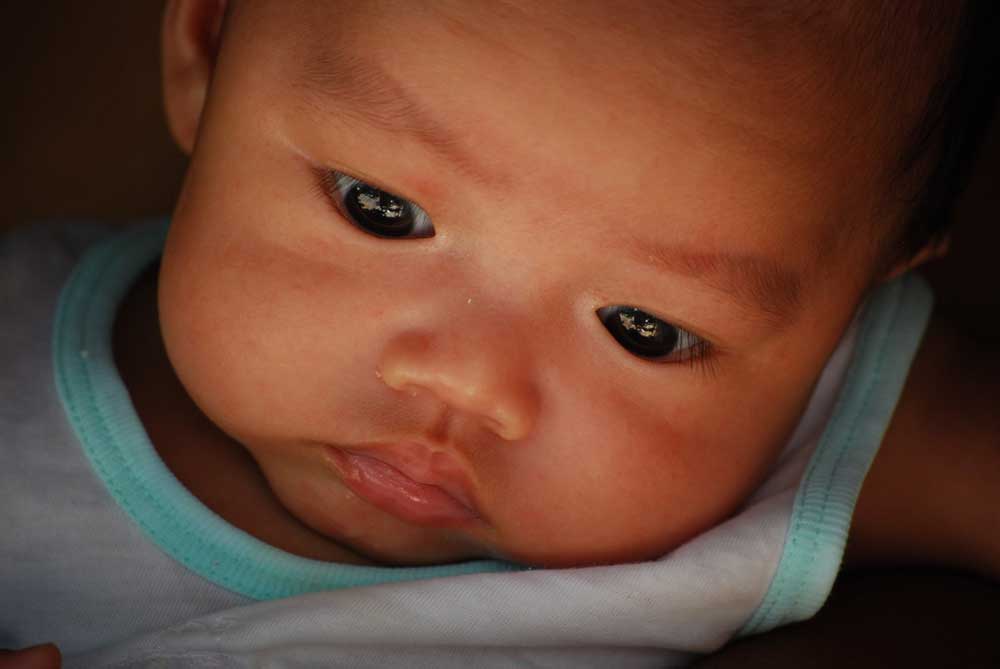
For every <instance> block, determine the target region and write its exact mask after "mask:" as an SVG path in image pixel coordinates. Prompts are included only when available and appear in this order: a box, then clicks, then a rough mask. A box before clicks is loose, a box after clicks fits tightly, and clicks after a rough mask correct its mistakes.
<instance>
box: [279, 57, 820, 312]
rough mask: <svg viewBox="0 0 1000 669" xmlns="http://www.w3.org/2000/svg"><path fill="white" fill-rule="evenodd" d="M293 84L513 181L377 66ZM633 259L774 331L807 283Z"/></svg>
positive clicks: (750, 270) (725, 266)
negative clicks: (721, 299) (702, 289)
mask: <svg viewBox="0 0 1000 669" xmlns="http://www.w3.org/2000/svg"><path fill="white" fill-rule="evenodd" d="M293 84H294V85H295V86H296V87H297V88H298V89H299V90H300V91H301V92H302V93H304V94H305V99H306V100H307V101H309V102H310V103H311V104H312V105H313V106H314V107H315V108H316V109H318V110H319V111H320V112H322V113H324V114H328V113H329V111H330V105H331V104H332V105H333V106H334V107H335V108H336V109H337V111H338V112H341V113H343V114H345V115H347V116H349V117H352V118H354V119H356V120H358V121H361V122H362V123H365V124H367V125H369V126H371V127H373V128H375V129H377V130H380V131H383V132H386V133H390V134H405V135H409V136H411V137H414V138H416V139H417V140H418V141H419V142H420V143H421V144H423V145H424V146H425V147H426V148H428V149H429V150H430V151H431V152H433V153H434V154H437V155H439V156H440V157H442V158H444V159H445V160H447V161H449V162H450V163H452V164H453V165H454V166H455V167H456V168H457V169H458V170H459V171H460V173H462V174H463V175H464V176H466V177H469V178H471V179H473V180H475V181H476V182H477V183H480V184H485V185H492V186H501V185H502V184H503V183H506V182H507V181H508V180H507V179H505V178H503V177H502V176H499V175H497V174H495V173H493V172H492V171H490V170H488V169H486V167H485V166H484V165H483V164H482V162H481V161H480V160H479V158H478V156H477V155H476V154H475V153H474V152H473V151H472V150H471V149H470V148H469V146H468V143H467V142H466V141H465V140H463V139H462V137H461V136H460V135H459V134H458V133H456V132H455V131H454V130H453V129H452V128H449V127H447V126H445V125H444V124H442V123H441V122H439V121H438V120H437V119H435V118H434V116H433V114H431V113H430V111H428V109H427V108H426V107H425V106H424V105H422V104H421V103H420V102H419V101H418V100H417V99H416V98H415V97H414V96H413V95H411V94H410V92H409V91H408V90H407V88H406V87H405V86H403V85H402V84H401V83H400V82H399V81H398V80H397V79H395V78H394V77H393V76H392V75H391V74H390V73H389V72H387V71H386V70H385V69H384V68H383V67H381V66H380V65H379V64H378V63H377V62H375V61H373V60H370V59H365V58H362V57H361V56H359V55H357V54H354V53H348V52H346V51H345V50H343V49H335V48H332V49H331V48H326V49H322V50H320V52H319V54H318V55H314V56H313V57H312V58H310V59H308V60H306V61H305V66H304V67H302V68H301V70H300V71H299V73H298V75H297V76H296V77H294V78H293ZM624 245H625V248H626V252H627V253H628V256H629V258H630V259H631V260H632V261H634V262H637V263H639V264H642V265H645V266H647V267H650V268H652V269H654V270H656V271H658V272H661V273H668V274H674V275H681V276H685V277H688V278H691V279H695V280H697V281H699V282H700V283H702V284H704V285H707V286H708V287H710V288H712V289H714V290H715V291H717V292H719V293H721V294H723V295H725V296H727V297H728V298H729V299H730V300H735V301H736V302H737V303H739V304H740V305H742V306H744V308H748V309H750V310H751V311H753V312H755V313H756V314H759V315H760V317H761V319H762V320H763V321H764V322H765V323H767V324H768V325H771V326H773V327H777V326H780V325H785V324H788V323H790V322H791V319H792V318H793V317H794V315H795V314H796V313H797V312H798V311H799V310H800V309H801V295H802V279H801V278H800V276H799V275H798V274H797V273H796V272H793V271H791V270H790V269H787V268H785V267H783V266H782V265H781V264H779V263H778V262H776V261H774V260H772V259H770V258H767V257H764V256H760V255H754V254H745V253H725V252H705V251H702V250H698V249H690V248H685V247H676V246H669V245H663V244H662V243H656V242H653V241H651V240H640V239H636V238H628V239H625V240H624Z"/></svg>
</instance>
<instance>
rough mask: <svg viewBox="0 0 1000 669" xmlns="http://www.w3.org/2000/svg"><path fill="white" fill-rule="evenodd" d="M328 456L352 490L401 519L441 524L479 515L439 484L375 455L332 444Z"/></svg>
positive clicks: (453, 523) (466, 519)
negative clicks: (417, 477) (419, 478)
mask: <svg viewBox="0 0 1000 669" xmlns="http://www.w3.org/2000/svg"><path fill="white" fill-rule="evenodd" d="M327 456H328V458H327V459H328V460H329V461H330V462H331V463H332V464H333V466H334V468H336V469H337V471H338V472H339V473H340V477H341V479H342V480H343V482H344V485H346V486H347V488H348V489H349V490H350V491H351V492H353V493H354V494H355V495H357V496H358V497H361V498H362V499H364V500H366V501H368V502H370V503H371V504H372V505H374V506H376V507H378V508H379V509H381V510H382V511H385V512H386V513H389V514H392V515H393V516H396V517H397V518H399V519H401V520H405V521H407V522H410V523H414V524H416V525H438V526H441V525H455V524H461V523H463V522H468V521H470V520H476V519H477V518H478V517H479V515H478V514H477V513H476V512H475V510H474V509H472V508H470V507H469V506H467V505H466V504H464V503H463V502H461V501H459V500H458V499H457V498H456V497H455V496H454V495H451V494H450V493H448V492H447V491H445V490H444V489H442V488H441V487H439V486H436V485H430V484H427V483H420V482H419V481H414V480H413V479H412V478H410V477H409V476H407V475H406V474H404V473H403V472H401V471H399V470H398V469H396V468H395V467H393V466H392V465H389V464H386V463H385V462H382V461H381V460H379V459H378V458H373V457H371V456H367V455H361V454H359V453H351V452H350V451H343V450H340V449H339V448H334V447H328V448H327Z"/></svg>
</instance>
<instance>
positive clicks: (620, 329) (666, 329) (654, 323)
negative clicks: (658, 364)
mask: <svg viewBox="0 0 1000 669" xmlns="http://www.w3.org/2000/svg"><path fill="white" fill-rule="evenodd" d="M608 325H610V326H612V327H611V328H610V329H611V332H612V334H613V335H614V336H615V339H617V340H618V342H619V343H620V344H621V345H622V346H624V347H625V348H627V349H628V350H629V351H631V352H632V353H635V354H636V355H639V356H642V357H646V358H658V357H663V356H665V355H669V354H670V353H672V352H673V350H674V347H675V346H677V340H678V332H677V329H676V328H674V327H672V326H670V325H668V324H667V323H664V322H663V321H661V320H660V319H659V318H656V317H655V316H650V315H649V314H647V313H646V312H644V311H640V310H639V309H634V308H632V307H619V308H618V309H617V310H616V311H615V313H614V314H613V315H612V317H611V319H610V323H608Z"/></svg>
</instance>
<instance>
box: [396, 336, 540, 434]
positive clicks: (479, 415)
mask: <svg viewBox="0 0 1000 669" xmlns="http://www.w3.org/2000/svg"><path fill="white" fill-rule="evenodd" d="M518 348H519V347H518V342H517V341H515V340H514V338H513V337H512V336H511V335H510V333H509V331H508V332H504V331H502V330H501V331H494V332H490V333H487V332H484V329H483V328H482V327H481V326H479V327H477V326H471V327H469V328H462V327H461V326H459V327H458V328H457V329H455V330H452V329H451V328H449V329H448V330H447V331H420V332H413V331H410V332H403V333H400V334H399V335H398V336H396V337H394V338H393V339H392V340H390V342H389V344H388V345H387V346H386V348H385V350H384V351H383V353H382V356H381V359H380V361H379V368H378V373H379V375H380V376H381V378H382V381H383V382H384V383H385V384H386V385H387V386H389V387H390V388H393V389H395V390H400V391H407V390H417V389H420V390H423V391H426V392H429V393H431V394H432V395H434V396H435V397H436V398H437V399H438V400H439V401H441V402H442V403H443V404H445V405H446V406H448V407H449V409H452V410H454V411H456V412H460V413H462V414H465V415H469V416H472V417H474V418H476V419H477V420H478V421H479V422H480V423H481V424H482V425H483V427H485V428H486V429H488V430H490V431H491V432H493V433H495V434H496V435H498V436H499V437H501V438H503V439H505V440H507V441H514V440H518V439H523V438H524V437H526V436H527V435H528V434H529V433H530V432H531V431H532V429H533V428H534V426H535V422H536V420H537V418H538V409H539V396H538V388H537V387H536V385H535V384H534V383H533V381H532V379H531V365H530V363H529V362H528V359H527V356H526V355H525V353H524V351H523V350H521V351H519V350H518Z"/></svg>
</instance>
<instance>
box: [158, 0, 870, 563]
mask: <svg viewBox="0 0 1000 669" xmlns="http://www.w3.org/2000/svg"><path fill="white" fill-rule="evenodd" d="M356 4H358V3H351V4H350V5H347V6H339V5H338V6H334V5H333V4H329V5H327V4H325V3H316V2H309V3H295V4H294V9H292V7H293V4H292V3H288V2H281V3H278V2H273V3H256V4H255V5H254V6H251V7H247V8H244V9H242V10H241V11H238V12H237V14H236V16H235V17H234V20H233V22H232V25H231V26H230V27H229V32H228V33H227V35H226V37H225V39H224V41H223V46H222V51H221V55H220V58H219V61H218V65H217V69H216V72H215V76H214V81H213V84H212V88H211V92H210V97H209V101H208V105H207V109H206V111H205V114H204V116H203V117H202V126H201V134H200V137H199V143H198V146H197V149H196V151H195V153H194V157H193V161H192V165H191V171H190V174H189V177H188V180H187V183H186V186H185V190H184V194H183V197H182V199H181V202H180V205H179V207H178V210H177V212H176V216H175V218H174V221H173V226H172V229H171V232H170V237H169V241H168V245H167V249H166V253H165V256H164V260H163V266H162V274H161V279H160V282H161V283H160V299H161V305H160V308H161V318H162V327H163V334H164V339H165V342H166V345H167V349H168V352H169V354H170V357H171V360H172V362H173V364H174V366H175V368H176V370H177V372H178V375H179V377H180V379H181V380H182V382H183V383H184V385H185V387H186V388H187V390H188V392H189V393H190V394H191V396H192V398H193V399H194V400H195V401H196V402H197V403H198V405H199V406H200V407H201V408H202V410H203V411H204V412H205V414H206V415H207V416H208V417H209V418H211V419H212V421H214V422H215V423H216V424H217V425H218V426H220V427H221V428H222V429H224V430H225V431H226V432H228V433H229V434H230V435H231V436H233V437H234V438H236V439H237V440H239V441H240V442H241V443H242V444H243V445H244V446H245V447H246V448H247V449H248V450H249V452H250V453H251V454H252V455H253V457H254V458H255V459H256V461H257V462H258V463H259V465H260V467H261V469H262V471H263V472H264V474H265V475H266V477H267V479H268V481H269V482H270V484H271V486H272V488H273V490H274V492H275V493H276V494H277V496H278V497H279V498H280V500H281V501H282V503H283V504H284V505H285V506H286V507H287V508H288V509H289V510H290V511H291V513H293V514H294V515H295V516H297V517H298V518H299V519H301V520H302V521H304V522H305V523H307V524H308V525H310V526H312V527H313V528H315V529H317V530H319V531H320V532H323V533H325V534H327V535H329V536H330V537H331V538H333V539H335V540H336V541H338V542H340V543H342V544H344V545H347V546H349V547H351V548H353V549H356V550H357V551H360V552H361V553H363V554H365V555H368V556H370V557H372V558H374V559H376V560H382V561H387V562H394V563H427V562H442V561H453V560H461V559H466V558H472V557H480V556H493V557H500V558H506V559H510V560H514V561H518V562H523V563H529V564H538V565H574V564H587V563H606V562H621V561H629V560H636V559H645V558H652V557H655V556H658V555H662V554H664V553H666V552H668V551H669V550H670V549H672V548H673V547H675V546H677V545H678V544H680V543H682V542H683V541H685V540H686V539H688V538H690V537H692V536H693V535H695V534H697V533H698V532H701V531H703V530H705V529H706V528H708V527H710V526H712V525H713V524H715V523H718V522H719V521H720V520H722V519H724V518H725V517H726V516H727V515H729V514H731V513H733V512H734V511H735V510H736V509H737V508H738V507H739V505H740V503H741V501H742V500H743V499H745V497H746V496H747V495H748V493H750V492H751V491H752V489H753V488H754V487H755V485H756V484H758V483H759V482H760V480H761V478H762V477H763V476H764V475H765V474H766V472H767V471H768V468H769V467H770V466H771V465H772V464H773V462H774V459H775V457H776V455H777V454H778V452H779V451H780V449H781V447H782V445H783V444H784V442H785V440H786V439H787V437H788V435H789V433H790V431H791V429H792V428H793V427H794V425H795V423H796V421H797V419H798V417H799V415H800V413H801V411H802V410H803V408H804V405H805V403H806V401H807V399H808V396H809V394H810V392H811V390H812V386H813V384H814V382H815V380H816V378H817V376H818V374H819V373H820V371H821V369H822V367H823V364H824V362H825V361H826V359H827V356H828V355H829V354H830V352H831V351H832V349H833V347H834V346H835V345H836V342H837V340H838V338H839V337H840V335H841V333H842V331H843V329H844V328H845V326H846V324H847V323H848V322H849V320H850V317H851V316H852V314H853V311H854V308H855V306H856V304H857V302H858V300H859V299H860V297H861V296H862V294H863V291H864V290H865V288H866V281H867V279H868V276H869V274H868V266H867V265H866V264H864V263H863V262H861V261H859V260H858V259H859V258H863V257H867V256H866V255H865V253H864V252H863V250H862V249H865V248H867V241H866V240H865V239H863V238H864V237H865V235H864V234H861V233H860V232H858V231H857V228H855V229H854V230H855V233H854V234H853V235H847V234H845V232H844V231H845V230H847V229H848V228H849V227H850V225H849V222H850V221H857V220H859V219H861V218H862V217H863V216H864V213H863V211H864V206H865V204H866V203H868V202H869V201H870V200H871V198H872V197H873V190H874V186H872V185H871V183H872V182H871V181H869V180H866V179H863V178H860V176H859V175H860V174H862V173H864V169H865V168H864V166H865V164H866V163H865V159H864V157H863V156H859V155H858V154H859V151H854V152H852V151H849V150H847V149H846V148H844V145H845V144H846V142H844V140H843V138H838V136H837V132H836V130H835V129H834V127H833V126H832V125H831V123H830V119H831V118H835V117H837V116H838V115H842V114H846V113H848V111H847V109H848V107H849V106H850V104H851V102H850V101H849V100H847V98H846V96H844V95H842V94H836V95H835V94H833V92H830V91H825V90H819V89H820V88H821V87H812V88H810V87H808V86H797V87H796V86H795V82H796V81H799V82H800V83H801V81H802V80H807V77H808V76H810V70H809V63H808V62H805V60H803V64H802V65H801V66H789V65H787V64H785V65H783V68H784V69H780V70H779V69H774V70H769V69H768V68H769V64H768V63H763V64H760V63H758V64H754V65H753V66H751V65H749V64H745V63H744V61H743V60H742V59H741V58H740V57H739V54H738V53H737V51H738V50H739V45H738V44H737V45H735V46H733V47H732V53H729V52H727V51H719V50H718V49H716V48H715V46H713V47H712V48H711V49H708V48H706V47H705V44H704V43H703V42H702V41H700V40H694V39H693V38H688V37H686V34H687V33H686V32H685V28H684V23H683V22H684V21H686V20H688V19H689V18H690V17H685V16H682V15H681V14H680V13H679V14H677V15H676V16H674V15H671V12H669V11H666V10H663V11H662V12H660V13H662V14H663V15H662V16H658V15H655V14H656V13H657V11H659V10H657V11H654V10H651V9H650V7H652V6H653V5H651V4H649V3H637V7H636V9H635V10H634V11H632V12H627V11H623V10H621V8H619V9H617V10H613V9H608V10H606V11H604V12H603V13H602V11H601V10H599V9H593V8H587V9H585V8H584V7H583V5H582V4H580V3H576V2H574V3H567V4H566V5H565V6H563V5H559V4H557V3H546V4H545V5H544V6H545V7H548V8H549V9H548V10H538V9H536V8H535V5H534V4H533V3H532V4H529V5H526V7H531V9H530V10H529V9H525V10H523V11H522V9H521V8H519V7H515V6H513V5H507V4H503V5H501V4H493V3H442V4H440V5H435V7H434V8H433V9H428V8H426V7H423V6H421V8H420V9H417V8H416V5H415V4H414V3H407V2H400V3H396V4H395V5H394V6H393V7H392V9H391V10H382V11H384V13H382V14H379V11H380V9H379V8H380V7H381V5H378V6H376V5H375V4H374V3H372V4H370V5H369V4H362V7H361V8H358V7H356V6H354V5H356ZM719 42H720V44H725V43H726V41H725V40H719ZM800 46H801V47H802V48H801V51H803V53H805V52H806V51H807V45H800ZM788 48H789V49H791V50H792V52H791V53H789V52H788V51H783V52H782V53H781V54H775V63H774V65H775V66H777V65H778V64H781V63H782V62H783V59H785V60H793V61H794V59H795V58H794V56H796V55H797V54H796V53H795V52H794V49H795V48H796V47H795V45H794V44H792V45H790V46H789V47H788ZM769 72H770V73H771V76H768V73H769ZM800 76H801V77H803V79H802V80H800V79H797V77H800ZM813 76H815V75H813ZM793 87H794V88H793Z"/></svg>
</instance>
